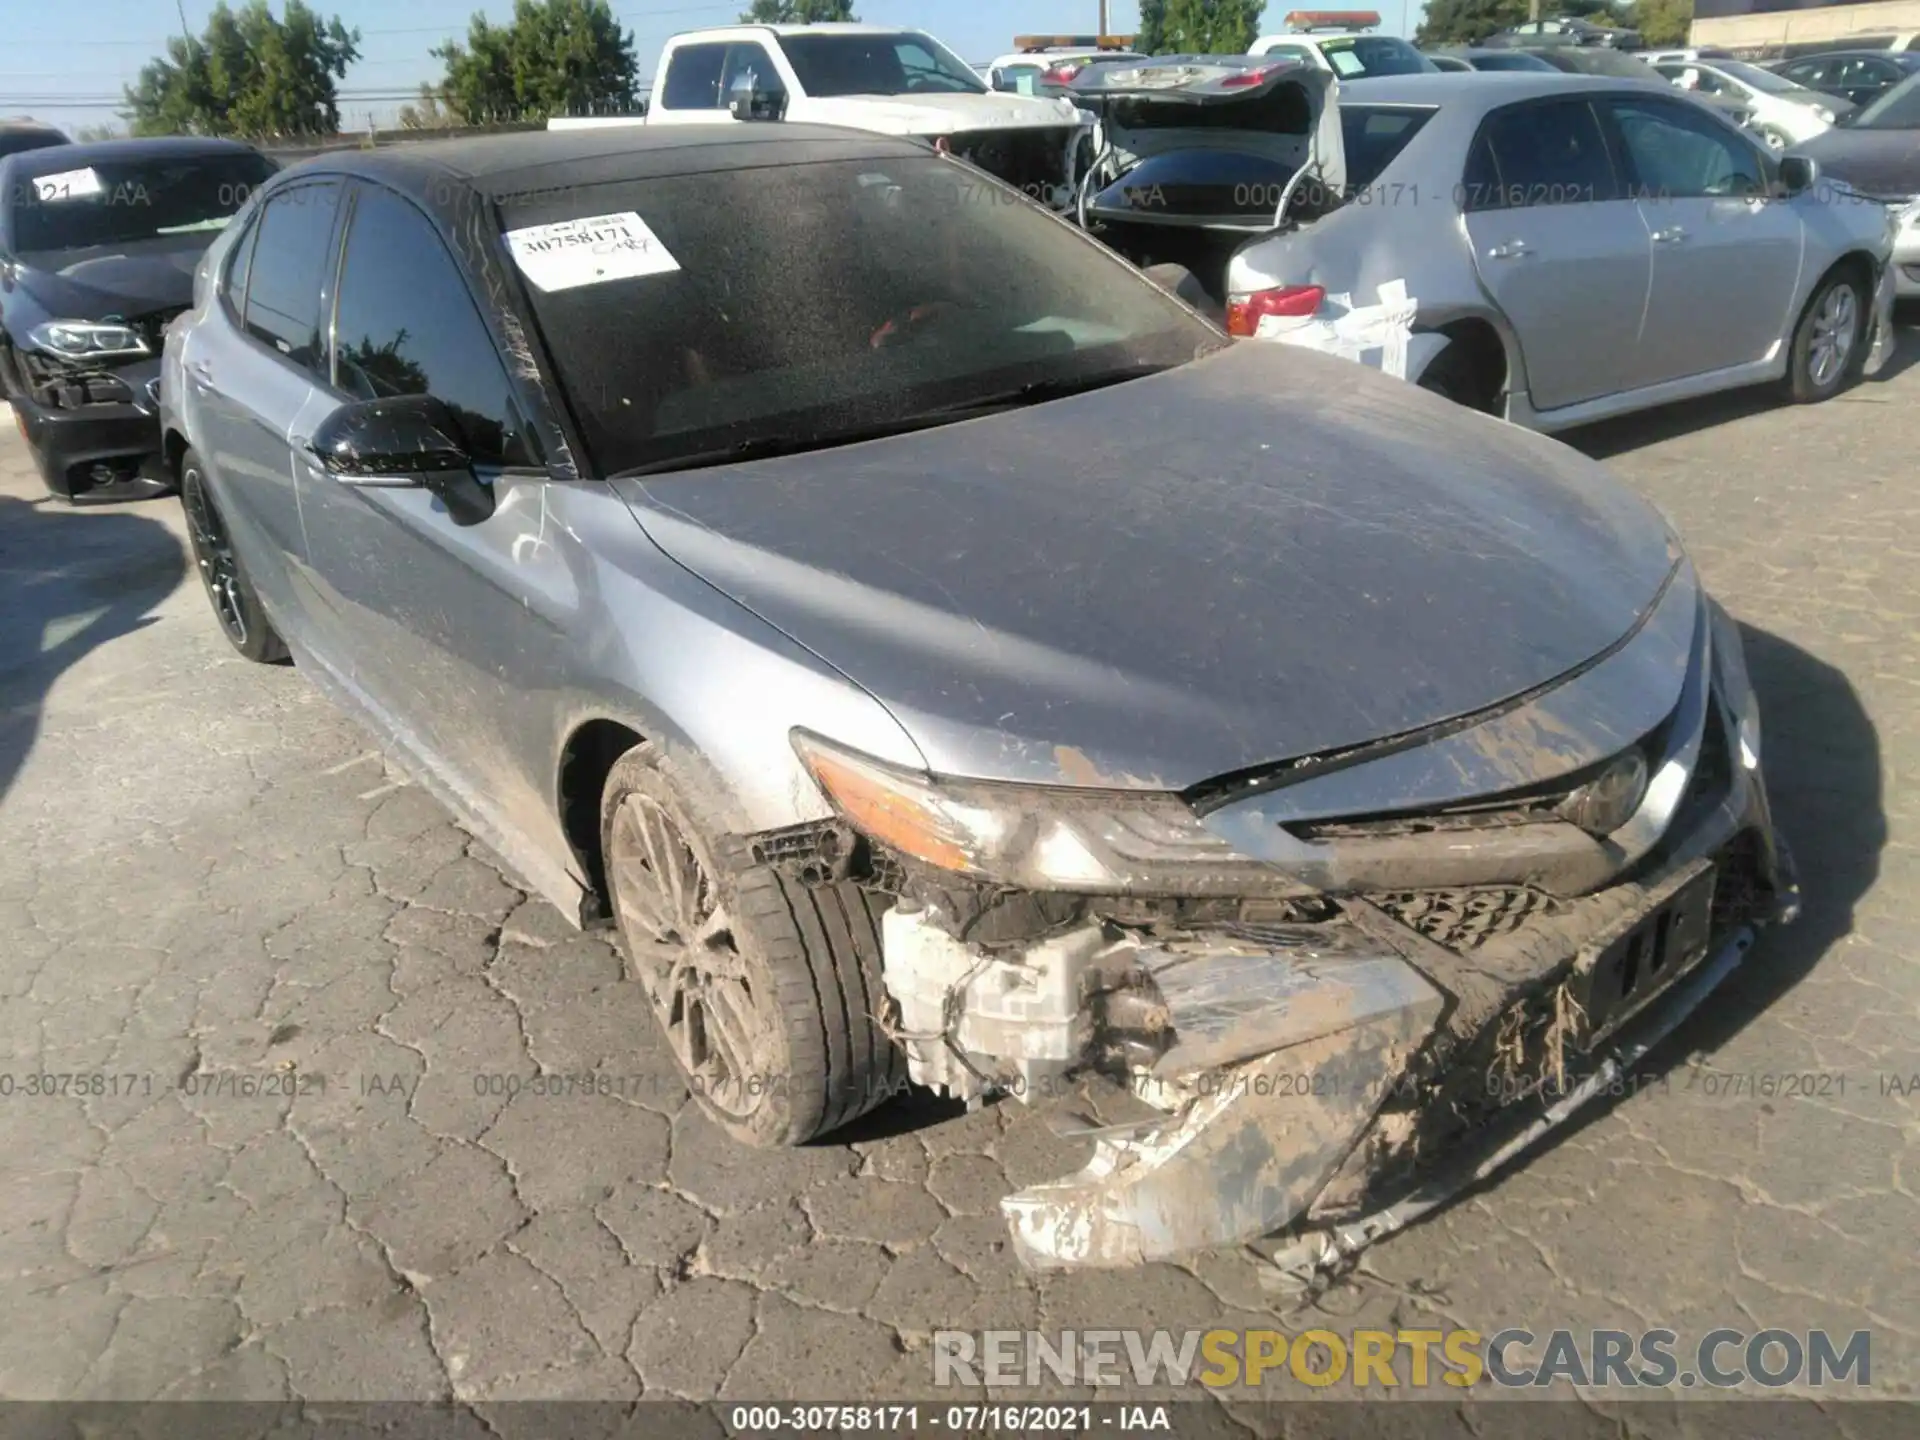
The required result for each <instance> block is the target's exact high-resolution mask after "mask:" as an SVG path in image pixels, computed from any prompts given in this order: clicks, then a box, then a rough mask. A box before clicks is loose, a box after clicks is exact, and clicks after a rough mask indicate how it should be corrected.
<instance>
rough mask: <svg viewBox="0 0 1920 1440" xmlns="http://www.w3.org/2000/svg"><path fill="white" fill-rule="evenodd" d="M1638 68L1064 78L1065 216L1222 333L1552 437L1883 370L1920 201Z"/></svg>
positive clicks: (1235, 63)
mask: <svg viewBox="0 0 1920 1440" xmlns="http://www.w3.org/2000/svg"><path fill="white" fill-rule="evenodd" d="M1568 53H1569V54H1572V53H1588V54H1603V55H1612V52H1608V51H1584V52H1574V51H1569V52H1568ZM1612 58H1614V59H1616V60H1619V61H1621V62H1622V63H1625V64H1631V65H1639V64H1640V62H1638V61H1630V60H1627V59H1626V57H1623V56H1617V55H1613V56H1612ZM1248 66H1253V67H1256V68H1253V69H1248V68H1247V67H1248ZM1640 68H1641V69H1642V70H1643V71H1646V67H1644V66H1641V67H1640ZM1646 73H1647V75H1648V78H1645V79H1622V80H1614V79H1610V78H1605V77H1601V76H1576V75H1569V74H1562V73H1558V72H1552V73H1481V72H1476V73H1474V74H1471V75H1461V74H1451V75H1449V74H1428V75H1403V76H1396V77H1390V78H1389V77H1383V78H1377V79H1372V80H1368V81H1367V82H1365V83H1364V84H1360V83H1356V84H1353V85H1350V86H1345V87H1336V86H1335V85H1334V84H1332V83H1331V77H1329V76H1326V75H1324V74H1323V73H1322V72H1319V71H1317V70H1311V69H1308V68H1306V67H1289V68H1287V69H1280V70H1276V69H1273V68H1272V67H1270V66H1267V65H1266V64H1265V63H1264V62H1263V61H1262V60H1245V59H1242V60H1234V59H1232V58H1229V57H1218V58H1217V59H1216V60H1215V61H1214V62H1212V63H1211V65H1205V66H1203V65H1201V64H1199V63H1198V62H1197V61H1195V60H1194V59H1193V58H1192V57H1187V58H1185V59H1182V60H1180V61H1177V62H1170V63H1168V64H1166V65H1161V66H1145V67H1135V68H1134V69H1132V70H1124V69H1121V68H1119V67H1110V68H1103V69H1101V70H1098V71H1093V72H1089V73H1088V74H1087V75H1086V76H1084V77H1083V78H1082V81H1081V82H1080V83H1079V84H1078V85H1077V86H1076V88H1077V89H1081V90H1084V91H1089V92H1092V93H1093V94H1097V95H1098V96H1099V97H1100V108H1101V116H1102V118H1101V120H1100V122H1099V133H1100V135H1101V142H1100V154H1101V158H1100V160H1099V161H1098V162H1096V166H1095V169H1094V172H1093V175H1092V179H1091V183H1090V184H1088V185H1087V186H1086V187H1085V190H1086V196H1085V198H1084V201H1083V204H1082V206H1081V219H1082V221H1083V223H1085V224H1087V225H1088V226H1089V227H1090V228H1092V229H1093V230H1094V232H1095V233H1096V234H1098V235H1099V236H1100V237H1101V238H1102V239H1104V240H1106V241H1107V242H1108V243H1109V244H1111V245H1113V246H1115V247H1116V248H1118V249H1119V250H1120V251H1121V252H1122V253H1123V254H1126V255H1128V256H1129V258H1132V259H1134V260H1135V261H1136V262H1137V263H1139V264H1142V265H1143V266H1155V265H1178V266H1181V267H1184V268H1185V269H1186V270H1187V271H1188V272H1191V274H1192V275H1193V277H1194V279H1195V280H1196V281H1197V283H1198V287H1199V289H1201V290H1202V291H1204V292H1205V293H1206V294H1207V295H1208V296H1209V297H1211V299H1212V300H1213V301H1214V302H1215V304H1216V305H1217V306H1218V307H1219V309H1220V312H1221V314H1222V318H1223V319H1224V321H1225V324H1226V326H1227V328H1228V330H1229V331H1230V332H1231V333H1234V334H1237V335H1245V336H1252V337H1259V338H1269V339H1273V340H1277V341H1281V342H1283V343H1291V344H1297V345H1306V346H1310V347H1313V348H1318V349H1324V350H1329V351H1332V352H1333V353H1336V354H1341V355H1345V356H1347V357H1349V358H1352V359H1356V360H1362V361H1364V362H1366V363H1370V364H1373V365H1377V366H1380V367H1382V368H1386V369H1388V370H1389V371H1391V373H1394V374H1396V375H1399V376H1402V377H1404V378H1406V379H1410V380H1413V381H1415V382H1416V383H1418V384H1421V385H1424V386H1426V387H1427V388H1429V389H1433V390H1436V391H1439V392H1441V393H1443V394H1446V395H1448V396H1449V397H1451V398H1453V399H1455V400H1458V401H1460V402H1461V403H1463V404H1466V405H1469V406H1471V407H1473V408H1476V409H1482V410H1486V411H1489V412H1491V413H1494V414H1498V415H1502V416H1505V417H1506V418H1508V419H1510V420H1513V421H1516V422H1518V423H1521V424H1526V425H1530V426H1534V427H1536V428H1540V429H1548V430H1553V429H1561V428H1565V427H1566V426H1569V425H1576V424H1584V423H1587V422H1589V421H1592V420H1595V419H1599V418H1601V417H1603V416H1608V415H1615V414H1620V413H1623V412H1625V411H1628V410H1633V409H1638V408H1642V407H1645V406H1649V405H1657V404H1664V403H1667V402H1668V401H1672V400H1676V399H1682V398H1687V397H1690V396H1694V395H1700V394H1705V393H1708V392H1711V391H1714V390H1720V389H1727V388H1733V387H1736V386H1741V385H1748V384H1754V383H1758V382H1762V381H1770V380H1771V381H1781V382H1783V383H1784V385H1785V387H1786V389H1787V391H1788V392H1789V393H1790V394H1791V395H1793V396H1794V397H1795V398H1797V399H1800V400H1819V399H1825V398H1827V397H1829V396H1831V395H1834V394H1836V393H1838V392H1839V391H1840V390H1841V389H1842V388H1844V387H1845V386H1846V385H1847V384H1849V383H1850V382H1851V381H1852V379H1853V378H1854V377H1855V376H1857V375H1858V374H1859V373H1861V371H1862V369H1863V368H1868V369H1877V367H1878V365H1879V364H1880V363H1882V361H1883V359H1884V356H1885V354H1886V349H1887V346H1888V345H1889V344H1890V343H1891V334H1892V331H1891V321H1890V316H1891V309H1892V305H1893V299H1894V295H1895V291H1896V288H1897V284H1898V282H1899V275H1898V273H1897V267H1896V266H1895V265H1894V264H1893V263H1892V257H1893V255H1894V246H1895V233H1896V228H1897V227H1898V226H1899V225H1901V224H1903V223H1907V222H1906V221H1905V220H1904V218H1903V217H1904V216H1906V215H1907V214H1909V213H1910V210H1903V209H1901V208H1900V207H1899V206H1898V205H1896V204H1893V203H1889V201H1890V198H1893V197H1889V196H1888V195H1887V194H1885V193H1884V192H1881V193H1871V194H1870V193H1862V192H1860V191H1857V190H1856V189H1855V188H1853V187H1852V186H1850V185H1847V184H1845V183H1842V182H1841V181H1840V180H1838V179H1836V178H1827V179H1823V178H1822V176H1821V174H1820V167H1819V164H1818V163H1817V162H1816V161H1814V160H1810V159H1808V158H1807V157H1804V156H1791V157H1786V158H1781V157H1777V156H1775V155H1773V154H1772V153H1770V152H1769V151H1768V150H1767V149H1766V147H1764V146H1763V145H1761V144H1759V143H1758V142H1756V141H1755V140H1754V139H1753V138H1752V137H1751V136H1749V135H1747V134H1745V133H1743V132H1742V131H1740V130H1738V129H1736V128H1735V127H1734V126H1732V125H1731V124H1729V123H1727V122H1726V121H1725V120H1724V119H1722V118H1721V117H1720V116H1718V115H1717V114H1715V113H1714V112H1713V111H1711V110H1710V109H1708V108H1707V107H1705V106H1703V105H1701V104H1699V103H1697V102H1696V101H1695V100H1693V99H1692V98H1690V97H1689V96H1687V95H1685V94H1682V93H1680V92H1678V91H1676V90H1675V89H1674V88H1672V87H1671V86H1668V85H1666V84H1663V83H1662V82H1661V81H1660V80H1659V79H1658V78H1657V77H1654V76H1652V74H1651V72H1650V71H1647V72H1646ZM1915 188H1916V189H1920V185H1917V186H1916V187H1915Z"/></svg>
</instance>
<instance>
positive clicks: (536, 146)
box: [285, 121, 926, 200]
mask: <svg viewBox="0 0 1920 1440" xmlns="http://www.w3.org/2000/svg"><path fill="white" fill-rule="evenodd" d="M924 153H926V148H925V146H924V145H923V144H922V143H920V142H918V141H914V140H906V139H899V138H896V137H893V136H887V135H876V134H874V133H873V132H871V131H868V130H851V129H846V128H843V127H841V126H837V125H800V124H788V123H786V122H784V121H782V122H779V123H772V122H769V123H763V124H752V125H747V124H740V123H738V122H731V121H730V122H727V123H724V124H715V125H648V124H645V123H638V124H633V125H607V126H595V127H591V128H587V129H580V130H522V131H516V132H510V133H507V134H502V135H479V136H473V137H470V138H467V139H461V140H422V141H408V142H403V143H401V144H397V145H387V146H381V147H379V148H377V149H367V150H330V151H327V152H325V153H323V154H320V155H316V156H314V157H312V158H311V159H308V160H303V161H301V162H300V163H299V164H298V165H294V166H290V167H289V168H288V169H287V171H286V172H285V173H286V174H288V175H302V174H322V173H335V174H348V175H364V176H366V177H367V178H368V179H373V180H379V181H381V182H382V183H384V184H386V185H389V186H391V187H392V188H394V189H395V190H399V191H401V192H402V193H404V194H413V195H416V196H421V195H424V194H425V193H426V192H429V191H433V190H434V189H435V188H436V186H443V185H444V184H445V183H446V182H447V181H449V180H451V181H456V182H459V183H460V184H461V185H462V186H463V187H464V188H466V189H469V190H472V191H474V192H476V193H477V194H479V195H481V196H483V197H485V198H487V199H493V200H501V199H507V198H509V197H511V196H515V195H522V194H530V193H537V192H547V191H552V190H556V189H560V188H564V187H566V186H569V185H600V184H606V183H608V182H617V181H622V180H645V179H651V178H654V177H656V176H665V175H684V174H693V173H698V172H701V171H710V170H746V169H754V168H757V167H760V166H766V165H795V164H805V163H807V162H810V161H816V160H852V159H867V158H873V159H879V158H883V157H887V156H902V155H917V154H924Z"/></svg>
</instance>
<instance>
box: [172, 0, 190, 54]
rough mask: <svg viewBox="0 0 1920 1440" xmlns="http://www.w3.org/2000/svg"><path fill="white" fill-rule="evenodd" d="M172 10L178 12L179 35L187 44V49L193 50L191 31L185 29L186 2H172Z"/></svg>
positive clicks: (182, 0) (184, 0)
mask: <svg viewBox="0 0 1920 1440" xmlns="http://www.w3.org/2000/svg"><path fill="white" fill-rule="evenodd" d="M173 8H174V9H175V10H177V11H179V12H180V35H181V38H182V39H184V40H185V41H186V42H187V49H189V50H191V49H193V31H191V30H189V29H188V28H187V0H173Z"/></svg>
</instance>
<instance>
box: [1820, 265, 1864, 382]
mask: <svg viewBox="0 0 1920 1440" xmlns="http://www.w3.org/2000/svg"><path fill="white" fill-rule="evenodd" d="M1859 329H1860V310H1859V305H1858V302H1857V301H1856V300H1855V299H1854V293H1853V286H1851V285H1849V284H1846V283H1845V282H1844V281H1843V282H1841V283H1839V284H1836V285H1834V286H1833V288H1832V289H1830V290H1828V291H1827V293H1826V294H1825V295H1824V296H1823V297H1821V300H1820V308H1819V309H1817V310H1815V311H1814V314H1813V334H1812V336H1811V337H1810V340H1809V342H1808V345H1807V373H1808V375H1809V377H1810V378H1811V379H1812V380H1813V383H1814V384H1815V385H1817V386H1819V387H1820V388H1821V389H1823V390H1824V389H1825V388H1826V387H1827V386H1829V385H1832V384H1834V383H1835V382H1836V381H1838V380H1839V378H1840V377H1841V376H1842V375H1844V374H1846V370H1847V362H1848V361H1849V360H1851V359H1852V358H1853V343H1854V338H1855V336H1856V335H1857V334H1858V333H1859Z"/></svg>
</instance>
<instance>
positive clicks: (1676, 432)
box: [1555, 301, 1920, 460]
mask: <svg viewBox="0 0 1920 1440" xmlns="http://www.w3.org/2000/svg"><path fill="white" fill-rule="evenodd" d="M1915 365H1920V301H1916V302H1907V301H1903V302H1902V303H1901V304H1900V305H1899V306H1897V307H1896V308H1895V310H1894V346H1893V353H1892V354H1891V355H1890V356H1888V357H1887V363H1886V365H1885V366H1884V367H1882V369H1881V371H1880V373H1879V374H1878V375H1875V376H1874V377H1873V378H1872V379H1870V380H1861V381H1860V382H1859V385H1858V388H1860V389H1862V390H1867V391H1871V390H1872V389H1873V388H1874V387H1875V386H1876V385H1884V384H1886V383H1887V382H1888V381H1890V380H1893V379H1895V378H1897V377H1898V376H1900V375H1902V374H1904V373H1905V372H1906V371H1908V370H1910V369H1912V368H1913V367H1914V366H1915ZM1786 403H1787V402H1786V401H1784V400H1782V399H1781V398H1780V394H1779V392H1778V391H1777V390H1776V389H1775V388H1774V387H1773V386H1771V385H1757V386H1752V387H1749V388H1748V389H1744V390H1729V391H1726V392H1725V393H1724V394H1720V395H1708V396H1705V397H1703V398H1701V399H1699V400H1680V401H1676V402H1675V403H1674V404H1671V405H1662V406H1659V407H1658V408H1656V409H1653V410H1640V411H1636V412H1635V413H1634V414H1631V415H1622V416H1621V417H1620V418H1619V419H1617V420H1600V421H1596V422H1595V423H1593V424H1591V425H1581V426H1577V427H1575V428H1574V429H1572V430H1566V431H1562V432H1561V433H1560V434H1559V435H1558V436H1556V437H1555V438H1556V439H1559V440H1561V441H1563V442H1565V443H1566V444H1568V445H1571V446H1572V447H1573V448H1574V449H1576V450H1578V451H1579V452H1580V453H1581V454H1583V455H1585V456H1587V457H1588V458H1589V459H1592V460H1610V459H1612V458H1613V457H1614V456H1616V455H1624V454H1626V453H1628V452H1629V451H1633V450H1639V449H1641V448H1642V447H1644V446H1647V445H1658V444H1660V443H1661V442H1663V441H1667V440H1676V439H1678V438H1679V437H1680V436H1682V435H1688V434H1691V433H1692V432H1694V431H1696V430H1710V429H1712V428H1713V427H1714V426H1716V425H1725V424H1728V423H1730V422H1732V421H1735V420H1744V419H1746V418H1748V417H1749V416H1752V415H1758V414H1760V413H1761V412H1762V411H1766V410H1777V409H1779V408H1781V407H1782V406H1784V405H1785V404H1786Z"/></svg>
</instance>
